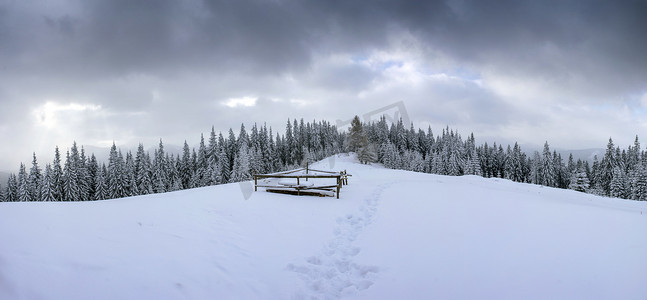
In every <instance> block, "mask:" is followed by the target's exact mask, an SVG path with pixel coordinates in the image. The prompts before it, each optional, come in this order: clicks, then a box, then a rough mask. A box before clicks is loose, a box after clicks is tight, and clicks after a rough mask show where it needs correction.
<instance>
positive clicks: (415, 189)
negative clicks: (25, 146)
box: [0, 155, 647, 299]
mask: <svg viewBox="0 0 647 300" xmlns="http://www.w3.org/2000/svg"><path fill="white" fill-rule="evenodd" d="M312 167H313V168H317V169H322V170H334V171H339V170H343V169H346V170H348V172H349V173H350V174H352V175H353V177H351V178H350V179H349V185H348V186H345V187H344V188H343V189H342V192H341V199H339V200H337V199H334V198H331V197H326V198H319V197H298V196H290V195H281V194H272V193H266V192H264V191H260V190H259V192H251V191H253V186H252V185H251V183H249V182H247V183H243V184H227V185H221V186H213V187H207V188H200V189H193V190H185V191H180V192H175V193H167V194H160V195H149V196H139V197H133V198H126V199H119V200H108V201H99V202H77V203H0V299H311V298H316V299H338V298H348V299H557V298H561V299H647V202H637V201H629V200H619V199H609V198H601V197H596V196H592V195H588V194H583V193H578V192H574V191H567V190H558V189H552V188H546V187H540V186H535V185H529V184H520V183H513V182H510V181H507V180H502V179H485V178H479V177H472V176H465V177H446V176H438V175H430V174H420V173H412V172H406V171H397V170H388V169H384V168H381V167H379V166H366V165H360V164H358V163H356V162H355V161H354V160H353V158H352V157H348V156H343V155H342V156H337V157H335V158H329V159H326V160H323V161H321V162H319V163H317V164H314V165H313V166H312ZM246 196H249V198H247V197H246Z"/></svg>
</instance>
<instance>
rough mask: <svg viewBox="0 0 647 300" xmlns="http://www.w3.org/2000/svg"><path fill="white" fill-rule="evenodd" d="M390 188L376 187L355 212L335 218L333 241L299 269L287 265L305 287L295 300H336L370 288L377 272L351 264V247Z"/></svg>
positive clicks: (368, 223) (370, 267)
mask: <svg viewBox="0 0 647 300" xmlns="http://www.w3.org/2000/svg"><path fill="white" fill-rule="evenodd" d="M391 184H392V183H387V184H381V185H378V186H377V187H376V189H375V190H374V191H373V193H371V194H370V195H369V196H367V197H366V198H365V199H364V204H363V205H362V206H360V208H359V212H357V213H355V214H347V215H345V216H343V217H339V218H337V226H336V227H335V229H334V235H335V237H334V238H333V239H332V240H330V241H329V242H327V243H326V244H325V246H324V247H323V249H322V250H321V251H320V253H318V254H316V255H313V256H310V257H308V258H306V259H305V264H303V265H294V264H288V266H287V269H288V270H290V271H293V272H296V273H298V274H299V276H300V277H301V279H302V280H303V281H304V283H305V290H302V291H299V292H298V293H297V294H296V295H295V297H294V298H295V299H339V298H341V297H344V296H351V295H354V294H356V293H357V292H359V291H362V290H365V289H367V288H369V287H370V286H371V285H373V283H374V280H375V278H376V277H377V274H378V272H379V270H380V269H379V267H377V266H370V265H360V264H357V263H355V262H354V257H355V256H356V255H357V254H358V253H359V252H360V251H361V249H360V248H358V247H355V246H353V243H354V241H355V239H357V237H358V236H359V234H360V233H361V232H362V230H363V229H364V228H365V227H366V226H368V225H370V224H371V222H372V221H373V217H374V216H375V213H376V211H377V208H378V204H379V198H380V195H381V194H382V191H384V189H386V188H387V187H388V186H390V185H391Z"/></svg>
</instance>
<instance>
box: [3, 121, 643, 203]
mask: <svg viewBox="0 0 647 300" xmlns="http://www.w3.org/2000/svg"><path fill="white" fill-rule="evenodd" d="M348 151H353V152H356V153H357V155H358V158H359V160H360V161H361V162H362V163H371V162H379V163H382V164H383V165H384V166H385V167H387V168H392V169H403V170H410V171H416V172H426V173H434V174H440V175H451V176H461V175H477V176H483V177H498V178H505V179H509V180H512V181H516V182H524V183H532V184H539V185H544V186H549V187H556V188H564V189H573V190H577V191H581V192H586V193H593V194H597V195H602V196H611V197H618V198H625V199H634V200H641V201H644V200H647V154H646V153H645V151H643V150H641V149H640V143H639V141H638V137H637V136H636V139H635V142H634V144H633V145H631V146H629V147H628V148H627V149H620V147H618V146H615V145H614V143H613V140H612V139H611V138H609V142H608V144H607V148H606V151H605V154H604V156H603V157H602V158H598V157H597V156H595V157H594V159H593V163H592V164H591V163H589V161H586V160H585V161H583V160H581V159H578V160H577V161H575V160H574V159H573V155H572V154H571V155H569V157H568V158H567V159H566V160H564V159H563V158H562V156H561V154H559V153H557V152H556V151H551V149H550V147H549V144H548V142H546V143H545V144H544V147H543V150H542V151H541V152H540V151H533V152H532V153H531V154H530V155H528V154H527V153H525V152H524V151H522V149H521V147H520V146H519V145H518V144H517V143H515V144H514V145H513V146H510V145H507V146H506V147H504V146H503V145H501V144H499V145H497V144H496V143H494V144H493V145H491V146H490V145H488V143H484V144H481V145H477V144H476V139H475V138H474V134H470V135H469V136H468V137H467V138H466V139H463V138H462V136H461V135H460V134H459V133H458V132H455V131H453V130H451V129H450V128H449V127H446V128H444V129H443V130H442V132H441V134H439V135H434V133H433V132H432V130H431V127H429V128H428V129H427V130H426V131H425V130H422V129H415V128H414V126H413V123H412V124H411V125H410V127H409V129H407V128H405V126H404V124H403V121H402V119H400V120H398V121H397V122H395V123H387V121H386V118H385V117H384V116H382V117H381V118H380V119H379V121H374V122H365V123H362V122H361V121H360V120H359V117H357V116H356V117H355V118H354V119H353V121H352V122H351V128H350V129H349V130H348V133H347V132H345V131H342V132H340V131H339V130H338V128H336V126H334V125H332V124H330V123H329V122H326V121H320V122H314V121H313V122H312V123H309V122H304V121H303V119H301V120H300V122H298V121H297V120H296V119H295V120H293V121H292V122H291V121H290V120H288V121H287V125H286V129H285V133H284V134H283V135H281V134H278V133H277V134H276V135H275V136H274V135H273V133H272V128H271V127H270V128H268V127H267V126H265V125H263V126H260V127H259V126H257V125H256V124H254V126H253V127H252V129H251V130H250V132H248V131H247V130H246V128H245V126H244V124H241V127H240V131H239V134H238V135H237V136H236V135H235V134H234V131H233V130H232V129H231V128H230V129H229V132H228V137H226V138H225V137H224V136H223V134H222V133H218V134H216V133H215V130H214V128H212V129H211V133H210V136H209V139H208V141H206V142H205V139H204V137H203V135H201V138H200V144H199V146H198V147H197V149H196V148H190V147H189V146H188V144H187V143H186V142H185V143H184V147H183V150H182V153H181V155H180V154H176V155H173V154H170V153H167V152H166V151H165V150H164V144H163V143H162V141H161V140H160V142H159V145H158V147H157V149H156V150H154V152H153V153H152V155H151V154H150V153H149V152H147V151H145V150H144V146H143V145H142V144H140V145H139V147H138V148H137V151H136V152H135V153H134V154H133V153H132V152H131V151H128V152H126V153H125V155H124V154H123V153H122V151H121V150H120V149H118V148H117V147H116V145H114V144H113V145H112V147H111V149H110V155H109V159H108V162H107V164H106V163H99V162H98V161H97V159H96V158H95V156H94V154H91V155H89V156H88V155H87V154H86V153H85V151H84V149H83V147H80V149H79V147H78V146H77V145H76V143H74V144H73V145H72V147H71V148H70V149H69V150H68V151H66V153H65V157H64V159H63V158H61V153H60V151H59V148H58V147H56V148H55V150H54V153H55V156H54V161H53V162H51V163H47V164H46V165H45V168H44V169H41V167H40V166H39V164H38V161H37V158H36V154H35V153H34V155H33V160H32V163H31V167H30V168H29V170H27V166H25V164H22V163H21V164H20V168H19V171H18V174H17V175H16V174H10V175H9V179H8V181H7V184H6V186H5V187H4V188H3V187H0V201H87V200H102V199H114V198H121V197H128V196H136V195H145V194H153V193H164V192H169V191H177V190H182V189H189V188H195V187H203V186H209V185H215V184H223V183H231V182H239V181H245V180H249V179H251V178H252V174H255V173H259V174H260V173H270V172H277V171H282V170H288V169H293V168H296V167H298V166H300V165H302V164H303V163H304V161H305V160H309V161H316V160H320V159H323V158H325V157H328V156H330V155H333V154H336V153H340V152H348Z"/></svg>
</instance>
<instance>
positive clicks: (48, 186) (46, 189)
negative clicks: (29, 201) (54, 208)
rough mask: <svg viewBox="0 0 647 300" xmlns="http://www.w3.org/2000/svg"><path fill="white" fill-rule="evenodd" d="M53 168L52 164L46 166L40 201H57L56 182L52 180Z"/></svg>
mask: <svg viewBox="0 0 647 300" xmlns="http://www.w3.org/2000/svg"><path fill="white" fill-rule="evenodd" d="M52 173H53V171H52V167H51V166H50V164H47V165H45V173H44V174H43V177H42V181H41V184H40V193H39V194H40V201H47V202H49V201H56V199H55V198H54V182H53V180H52V179H53V178H52Z"/></svg>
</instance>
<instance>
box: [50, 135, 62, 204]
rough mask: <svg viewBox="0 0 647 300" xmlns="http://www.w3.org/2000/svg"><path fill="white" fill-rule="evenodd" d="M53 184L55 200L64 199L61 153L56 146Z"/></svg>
mask: <svg viewBox="0 0 647 300" xmlns="http://www.w3.org/2000/svg"><path fill="white" fill-rule="evenodd" d="M52 184H53V186H54V199H55V201H63V198H64V197H63V167H61V153H60V151H59V150H58V146H56V148H55V150H54V162H53V163H52Z"/></svg>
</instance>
